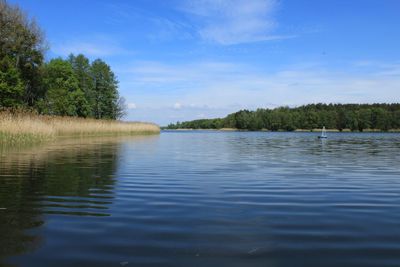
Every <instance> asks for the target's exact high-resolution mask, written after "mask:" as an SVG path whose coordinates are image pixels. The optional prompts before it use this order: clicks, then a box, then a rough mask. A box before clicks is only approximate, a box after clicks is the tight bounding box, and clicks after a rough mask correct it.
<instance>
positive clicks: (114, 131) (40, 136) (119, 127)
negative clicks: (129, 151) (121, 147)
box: [0, 111, 160, 146]
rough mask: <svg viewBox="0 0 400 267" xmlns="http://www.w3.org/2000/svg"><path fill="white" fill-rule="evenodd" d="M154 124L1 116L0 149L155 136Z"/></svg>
mask: <svg viewBox="0 0 400 267" xmlns="http://www.w3.org/2000/svg"><path fill="white" fill-rule="evenodd" d="M159 132H160V128H159V127H158V126H157V125H156V124H153V123H145V122H122V121H114V120H95V119H84V118H74V117H59V116H42V115H36V114H33V113H24V112H8V111H3V112H0V145H2V146H4V145H7V146H8V145H20V144H31V143H37V142H42V141H47V140H51V139H55V138H57V137H60V136H75V135H79V136H105V135H137V134H158V133H159Z"/></svg>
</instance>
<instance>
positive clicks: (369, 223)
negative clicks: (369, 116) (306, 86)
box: [0, 131, 400, 267]
mask: <svg viewBox="0 0 400 267" xmlns="http://www.w3.org/2000/svg"><path fill="white" fill-rule="evenodd" d="M316 136H317V134H313V133H250V132H247V133H244V132H243V133H237V132H204V131H199V132H163V133H161V135H160V136H149V137H137V138H105V139H83V140H78V141H74V142H72V141H68V140H64V141H59V142H57V143H56V144H48V145H43V146H41V147H35V148H31V149H27V150H21V151H14V152H4V153H3V154H2V156H1V158H0V265H4V266H341V267H343V266H363V267H364V266H400V135H399V134H352V133H349V134H344V133H342V134H339V133H338V134H332V133H331V134H329V138H328V139H327V140H318V139H317V138H316Z"/></svg>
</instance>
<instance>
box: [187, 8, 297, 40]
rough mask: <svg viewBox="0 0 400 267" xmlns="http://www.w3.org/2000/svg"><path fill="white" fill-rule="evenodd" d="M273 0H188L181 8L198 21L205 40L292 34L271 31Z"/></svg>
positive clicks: (278, 36) (265, 38)
mask: <svg viewBox="0 0 400 267" xmlns="http://www.w3.org/2000/svg"><path fill="white" fill-rule="evenodd" d="M277 5H278V4H277V1H276V0H252V1H248V0H188V1H186V2H185V5H184V6H183V8H182V10H183V11H184V12H185V13H186V14H188V15H190V17H192V18H193V19H195V21H196V22H197V24H199V25H200V27H199V29H198V33H199V35H200V37H201V38H202V39H204V40H206V41H210V42H215V43H218V44H222V45H232V44H240V43H249V42H258V41H268V40H276V39H286V38H293V37H294V36H289V35H288V36H285V35H277V34H273V32H274V31H275V30H276V28H277V25H278V24H277V22H276V20H275V19H274V13H275V10H276V9H277Z"/></svg>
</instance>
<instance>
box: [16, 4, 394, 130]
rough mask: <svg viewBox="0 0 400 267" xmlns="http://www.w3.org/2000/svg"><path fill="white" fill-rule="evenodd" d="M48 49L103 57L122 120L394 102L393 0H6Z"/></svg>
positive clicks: (163, 119) (54, 53)
mask: <svg viewBox="0 0 400 267" xmlns="http://www.w3.org/2000/svg"><path fill="white" fill-rule="evenodd" d="M10 2H12V3H18V4H19V5H20V6H21V7H22V8H23V9H24V10H26V11H27V12H28V14H29V15H31V16H33V17H35V18H36V19H37V21H38V22H39V24H40V25H41V27H42V28H43V30H44V31H45V33H46V36H47V39H48V42H49V46H50V50H49V51H48V53H47V57H48V58H52V57H57V56H63V57H64V56H67V55H68V54H69V53H75V54H77V53H83V54H85V55H87V56H88V57H89V58H91V59H95V58H99V57H100V58H102V59H104V60H105V61H106V62H107V63H109V64H110V65H111V67H112V69H113V70H114V72H115V74H116V75H117V77H118V80H119V81H120V94H121V95H122V96H124V97H125V98H126V100H127V103H128V106H129V112H128V113H129V114H128V116H127V117H126V118H125V119H127V120H145V121H154V122H157V123H159V124H161V125H166V124H167V123H169V122H176V121H183V120H192V119H200V118H212V117H221V116H225V115H227V114H228V113H230V112H234V111H237V110H239V109H243V108H247V109H255V108H258V107H269V108H273V107H276V106H282V105H289V106H298V105H302V104H308V103H315V102H324V103H373V102H400V52H399V51H400V16H399V12H400V1H398V0H324V1H321V0H170V1H161V0H158V1H157V0H153V1H148V0H135V1H130V0H114V1H111V0H96V1H95V0H92V1H90V0H85V1H83V0H72V1H71V0H69V1H53V0H40V1H38V0H18V1H17V0H12V1H10Z"/></svg>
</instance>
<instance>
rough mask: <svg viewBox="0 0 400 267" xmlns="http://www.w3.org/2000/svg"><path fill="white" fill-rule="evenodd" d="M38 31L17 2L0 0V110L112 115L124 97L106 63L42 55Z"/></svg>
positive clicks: (119, 112) (117, 114) (119, 114)
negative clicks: (48, 58)
mask: <svg viewBox="0 0 400 267" xmlns="http://www.w3.org/2000/svg"><path fill="white" fill-rule="evenodd" d="M47 50H48V45H47V42H46V40H45V38H44V34H43V31H42V30H41V29H40V28H39V26H38V25H37V23H36V22H35V20H34V19H31V18H29V17H28V16H27V15H26V14H25V13H24V12H23V11H22V10H21V9H20V8H19V7H18V6H14V5H10V4H9V3H7V2H6V1H5V0H0V110H4V109H6V110H21V109H22V110H30V111H34V112H37V113H39V114H46V115H59V116H75V117H84V118H96V119H118V118H121V117H122V116H123V115H124V113H125V103H124V99H123V98H121V97H119V94H118V81H117V78H116V76H115V74H114V73H113V71H112V70H111V68H110V66H109V65H108V64H107V63H106V62H104V61H103V60H101V59H96V60H93V61H92V62H91V61H90V60H89V59H88V58H87V57H86V56H85V55H82V54H79V55H72V54H71V55H70V56H69V57H68V58H65V59H63V58H54V59H50V60H48V61H46V60H45V54H46V51H47Z"/></svg>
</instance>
